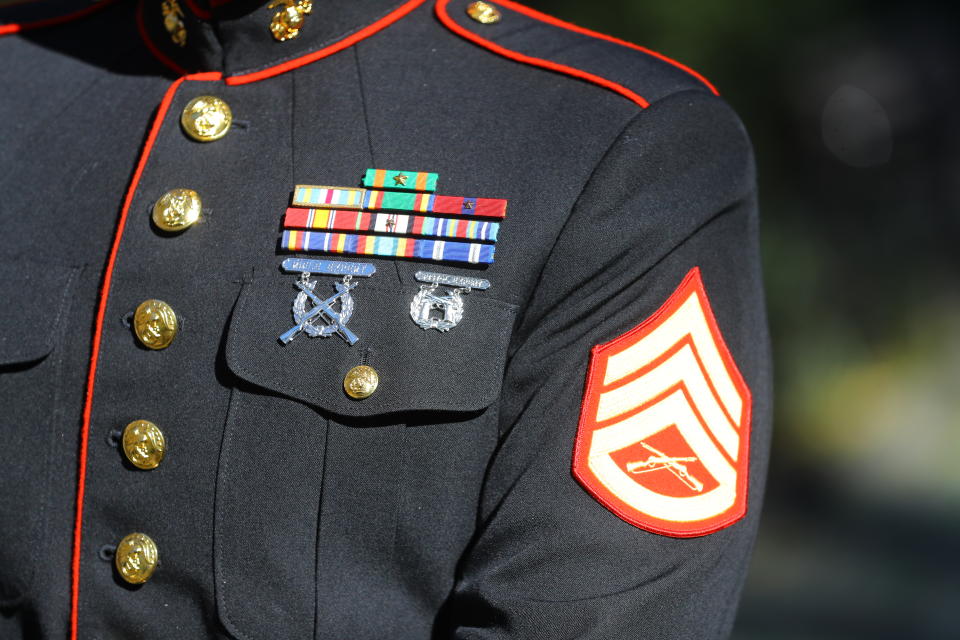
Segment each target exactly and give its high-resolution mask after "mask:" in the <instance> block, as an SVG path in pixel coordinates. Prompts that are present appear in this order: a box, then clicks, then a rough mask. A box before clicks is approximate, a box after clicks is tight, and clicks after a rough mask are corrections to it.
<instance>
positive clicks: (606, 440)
mask: <svg viewBox="0 0 960 640" xmlns="http://www.w3.org/2000/svg"><path fill="white" fill-rule="evenodd" d="M750 408H751V401H750V390H749V389H748V388H747V385H746V383H745V382H744V380H743V377H742V376H741V375H740V372H739V370H738V369H737V367H736V364H735V363H734V361H733V358H732V357H731V355H730V352H729V351H728V349H727V346H726V344H725V343H724V341H723V337H722V336H721V335H720V330H719V328H718V327H717V323H716V320H715V319H714V317H713V312H712V310H711V309H710V303H709V301H708V300H707V294H706V291H705V290H704V287H703V281H702V280H701V277H700V270H699V269H698V268H694V269H692V270H691V271H690V272H689V273H688V274H687V276H686V277H685V278H684V280H683V282H682V283H681V284H680V286H679V287H678V288H677V290H676V291H675V292H674V293H673V294H672V295H671V296H670V298H669V299H668V300H667V301H666V302H665V303H664V304H663V306H662V307H661V308H660V309H659V310H658V311H657V312H656V313H654V314H653V315H652V316H651V317H650V318H649V319H647V320H646V321H644V322H643V323H641V324H639V325H637V326H636V327H634V328H633V329H631V330H630V331H628V332H627V333H625V334H623V335H622V336H620V337H618V338H615V339H614V340H612V341H610V342H607V343H605V344H601V345H597V346H596V347H594V348H593V350H592V351H591V355H590V365H589V369H588V372H587V381H586V390H585V393H584V399H583V405H582V408H581V413H580V425H579V428H578V431H577V440H576V446H575V451H574V459H573V474H574V476H575V477H576V478H577V481H578V482H580V484H581V485H582V486H583V487H584V488H585V489H586V490H587V491H588V492H589V493H590V494H591V495H592V496H593V497H594V498H596V499H597V500H598V501H599V502H600V503H601V504H603V505H604V506H605V507H607V508H608V509H609V510H610V511H612V512H613V513H615V514H616V515H617V516H619V517H620V518H621V519H623V520H625V521H626V522H629V523H630V524H633V525H634V526H637V527H640V528H641V529H645V530H647V531H652V532H654V533H659V534H663V535H668V536H676V537H693V536H701V535H705V534H708V533H712V532H714V531H717V530H719V529H722V528H724V527H726V526H728V525H730V524H732V523H733V522H735V521H737V520H739V519H740V518H741V517H743V515H744V514H745V513H746V509H747V474H748V471H749V455H748V453H749V443H750Z"/></svg>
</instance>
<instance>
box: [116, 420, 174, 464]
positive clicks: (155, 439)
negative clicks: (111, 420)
mask: <svg viewBox="0 0 960 640" xmlns="http://www.w3.org/2000/svg"><path fill="white" fill-rule="evenodd" d="M122 442H123V454H124V455H125V456H127V460H129V461H130V464H132V465H133V466H135V467H137V468H138V469H156V468H157V467H158V466H160V463H161V462H162V461H163V456H164V455H166V453H167V441H166V440H165V439H164V437H163V432H162V431H160V429H158V428H157V425H155V424H153V423H152V422H150V421H149V420H134V421H133V422H131V423H130V424H128V425H127V426H126V428H124V430H123V439H122Z"/></svg>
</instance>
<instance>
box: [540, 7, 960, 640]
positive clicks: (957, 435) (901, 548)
mask: <svg viewBox="0 0 960 640" xmlns="http://www.w3.org/2000/svg"><path fill="white" fill-rule="evenodd" d="M527 4H529V5H531V6H534V7H536V8H537V9H540V10H541V11H545V12H547V13H550V14H552V15H556V16H558V17H560V18H563V19H566V20H569V21H572V22H575V23H577V24H580V25H582V26H585V27H588V28H592V29H596V30H598V31H601V32H603V33H608V34H611V35H615V36H618V37H621V38H624V39H626V40H629V41H632V42H636V43H638V44H641V45H644V46H647V47H650V48H652V49H654V50H656V51H659V52H661V53H664V54H666V55H668V56H670V57H673V58H675V59H677V60H679V61H681V62H684V63H685V64H688V65H690V66H692V67H693V68H695V69H697V70H698V71H700V72H701V73H703V74H704V75H706V76H707V77H708V78H710V80H711V81H713V83H714V84H716V85H717V87H718V88H719V89H720V92H721V94H722V95H723V96H724V97H725V98H726V99H727V101H729V102H730V103H731V104H732V105H733V106H734V107H735V108H736V109H737V111H738V112H739V113H740V115H741V117H742V118H743V120H744V122H745V123H746V125H747V129H748V130H749V131H750V133H751V136H752V138H753V142H754V146H755V148H756V153H757V166H758V171H759V182H760V195H761V197H760V202H761V214H762V242H763V257H764V268H765V272H766V284H767V295H768V301H769V312H770V323H771V329H772V332H773V340H774V352H775V357H776V362H775V366H776V389H777V391H776V407H777V409H776V421H775V437H774V449H773V457H772V461H771V474H770V479H769V485H768V490H767V495H766V499H765V505H764V518H763V522H762V525H761V529H760V537H759V540H758V542H757V547H756V552H755V555H754V559H753V564H752V567H751V572H750V575H749V578H748V581H747V585H746V589H745V591H744V597H743V601H742V605H741V608H740V614H739V617H738V620H737V624H736V627H735V632H734V635H733V637H734V638H735V639H736V640H760V639H767V638H775V639H785V640H800V639H808V638H809V639H817V640H832V639H835V638H836V639H841V638H842V639H849V638H858V639H859V638H870V639H887V638H891V639H892V638H897V639H900V638H909V639H918V640H925V639H941V638H943V639H946V638H951V639H957V638H960V549H958V547H960V459H958V458H960V402H958V396H960V385H958V381H960V287H958V284H960V277H958V275H960V274H958V271H960V269H958V267H960V257H958V255H960V254H958V251H957V249H956V244H957V241H958V238H960V234H958V231H960V152H958V149H960V99H958V94H960V89H958V87H960V38H958V35H960V19H958V18H960V7H958V5H960V3H956V2H953V3H942V2H941V3H935V2H922V1H920V2H909V3H908V2H884V1H882V0H878V1H874V2H865V1H863V2H852V1H842V0H838V1H833V2H827V1H825V0H809V1H807V2H766V1H763V0H729V1H727V2H717V3H711V2H696V1H694V0H647V1H638V0H596V1H594V2H583V1H582V0H551V1H546V0H539V1H537V0H533V1H528V2H527ZM641 636H642V634H641Z"/></svg>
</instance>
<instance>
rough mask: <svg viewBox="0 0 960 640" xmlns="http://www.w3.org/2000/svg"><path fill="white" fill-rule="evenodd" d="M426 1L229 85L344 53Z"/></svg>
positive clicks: (408, 4) (413, 0)
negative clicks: (327, 44)
mask: <svg viewBox="0 0 960 640" xmlns="http://www.w3.org/2000/svg"><path fill="white" fill-rule="evenodd" d="M424 2H426V0H410V1H409V2H406V3H404V4H402V5H400V6H399V7H397V8H396V9H394V10H393V11H391V12H390V13H388V14H387V15H385V16H383V17H382V18H380V19H379V20H377V21H376V22H374V23H373V24H370V25H367V26H366V27H364V28H363V29H360V30H359V31H357V32H355V33H352V34H350V35H349V36H347V37H346V38H344V39H343V40H340V41H338V42H334V43H333V44H331V45H330V46H328V47H324V48H323V49H318V50H317V51H313V52H311V53H308V54H306V55H303V56H300V57H299V58H294V59H293V60H288V61H286V62H284V63H281V64H278V65H274V66H272V67H267V68H266V69H261V70H260V71H253V72H251V73H244V74H242V75H238V76H230V77H229V78H227V79H226V83H227V84H247V83H250V82H256V81H257V80H263V79H264V78H272V77H273V76H276V75H280V74H281V73H285V72H287V71H290V70H291V69H296V68H297V67H302V66H303V65H305V64H310V63H311V62H316V61H317V60H320V59H321V58H326V57H327V56H329V55H332V54H334V53H337V52H338V51H343V50H344V49H346V48H347V47H350V46H353V45H354V44H356V43H358V42H360V41H361V40H363V39H365V38H369V37H370V36H372V35H373V34H375V33H376V32H378V31H381V30H382V29H384V28H385V27H388V26H390V25H391V24H393V23H394V22H396V21H397V20H399V19H400V18H402V17H404V16H405V15H407V14H408V13H410V12H411V11H413V10H414V9H416V8H417V7H419V6H420V5H422V4H423V3H424Z"/></svg>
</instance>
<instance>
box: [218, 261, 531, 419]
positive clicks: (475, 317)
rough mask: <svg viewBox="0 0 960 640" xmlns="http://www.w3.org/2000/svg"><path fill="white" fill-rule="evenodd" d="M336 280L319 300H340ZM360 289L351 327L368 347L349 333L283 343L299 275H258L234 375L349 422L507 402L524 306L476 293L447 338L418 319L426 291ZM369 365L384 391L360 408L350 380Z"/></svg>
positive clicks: (239, 321)
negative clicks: (419, 299)
mask: <svg viewBox="0 0 960 640" xmlns="http://www.w3.org/2000/svg"><path fill="white" fill-rule="evenodd" d="M336 281H337V280H336V278H335V277H332V276H320V277H318V278H317V285H316V292H317V294H318V295H320V296H321V297H329V296H331V295H333V294H334V293H336V290H335V289H334V283H335V282H336ZM355 282H357V286H356V288H355V289H353V291H352V292H351V296H352V299H353V304H354V308H353V313H352V316H351V318H350V320H349V322H348V323H347V326H348V328H349V329H350V330H351V331H352V332H353V333H355V334H356V335H357V337H358V338H359V340H358V341H357V342H356V344H354V345H352V346H351V345H349V344H347V342H346V341H345V340H344V339H343V338H341V337H340V336H339V335H332V336H330V337H325V338H324V337H317V338H311V337H309V336H308V335H306V334H305V333H304V332H303V331H301V332H300V333H299V334H297V336H296V337H295V338H294V339H293V341H291V342H290V343H288V344H281V343H280V341H279V336H280V335H281V334H283V333H284V332H286V331H287V330H289V329H290V328H291V327H292V326H294V325H295V324H296V323H295V322H294V320H293V313H292V303H293V300H294V298H295V297H296V295H297V292H298V290H297V289H296V276H279V275H278V276H274V275H272V274H271V275H269V276H260V275H258V276H257V277H255V278H254V279H253V281H252V282H248V283H245V284H244V286H243V288H242V290H241V292H240V298H239V300H238V301H237V306H236V308H235V309H234V313H233V317H232V319H231V322H230V328H229V335H228V337H227V346H226V357H227V365H228V367H229V368H230V370H231V371H232V372H233V373H234V374H236V375H237V376H239V377H240V378H242V379H244V380H246V381H248V382H251V383H253V384H255V385H258V386H260V387H263V388H265V389H269V390H271V391H274V392H277V393H280V394H283V395H286V396H289V397H292V398H296V399H299V400H302V401H304V402H307V403H309V404H313V405H316V406H318V407H320V408H323V409H326V410H328V411H330V412H332V413H335V414H340V415H345V416H375V415H379V414H387V413H394V412H403V411H461V412H472V411H479V410H481V409H484V408H486V407H487V406H489V405H490V404H491V403H492V402H493V401H494V400H495V399H496V398H497V397H498V396H499V394H500V386H501V382H502V379H503V370H504V366H505V362H506V352H507V344H508V342H509V340H510V335H511V333H512V331H513V323H514V318H515V316H516V306H515V305H512V304H508V303H506V302H503V301H500V300H497V299H494V298H491V297H489V295H487V292H479V291H475V292H472V293H470V294H467V295H465V296H464V297H463V298H464V313H463V318H462V320H461V321H460V322H459V324H458V325H457V326H455V327H454V328H452V329H451V330H450V331H447V332H440V331H437V330H434V329H429V330H424V329H421V328H420V327H419V326H418V325H417V324H416V323H414V321H413V320H412V319H411V317H410V303H411V301H412V300H413V298H414V296H415V295H416V294H417V291H418V290H419V285H416V284H414V285H407V286H403V285H400V284H396V285H394V286H389V285H385V284H382V283H377V282H376V277H374V278H370V279H358V280H356V281H355ZM309 306H311V305H309V304H308V307H309ZM361 364H365V365H369V366H371V367H373V368H374V369H376V371H377V373H378V375H379V385H378V387H377V389H376V391H375V392H374V393H373V395H371V396H370V397H368V398H365V399H363V400H354V399H352V398H350V397H349V396H348V395H347V394H346V392H345V391H344V388H343V381H344V376H345V375H346V373H347V372H348V371H349V370H350V369H352V368H353V367H355V366H357V365H361Z"/></svg>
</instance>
